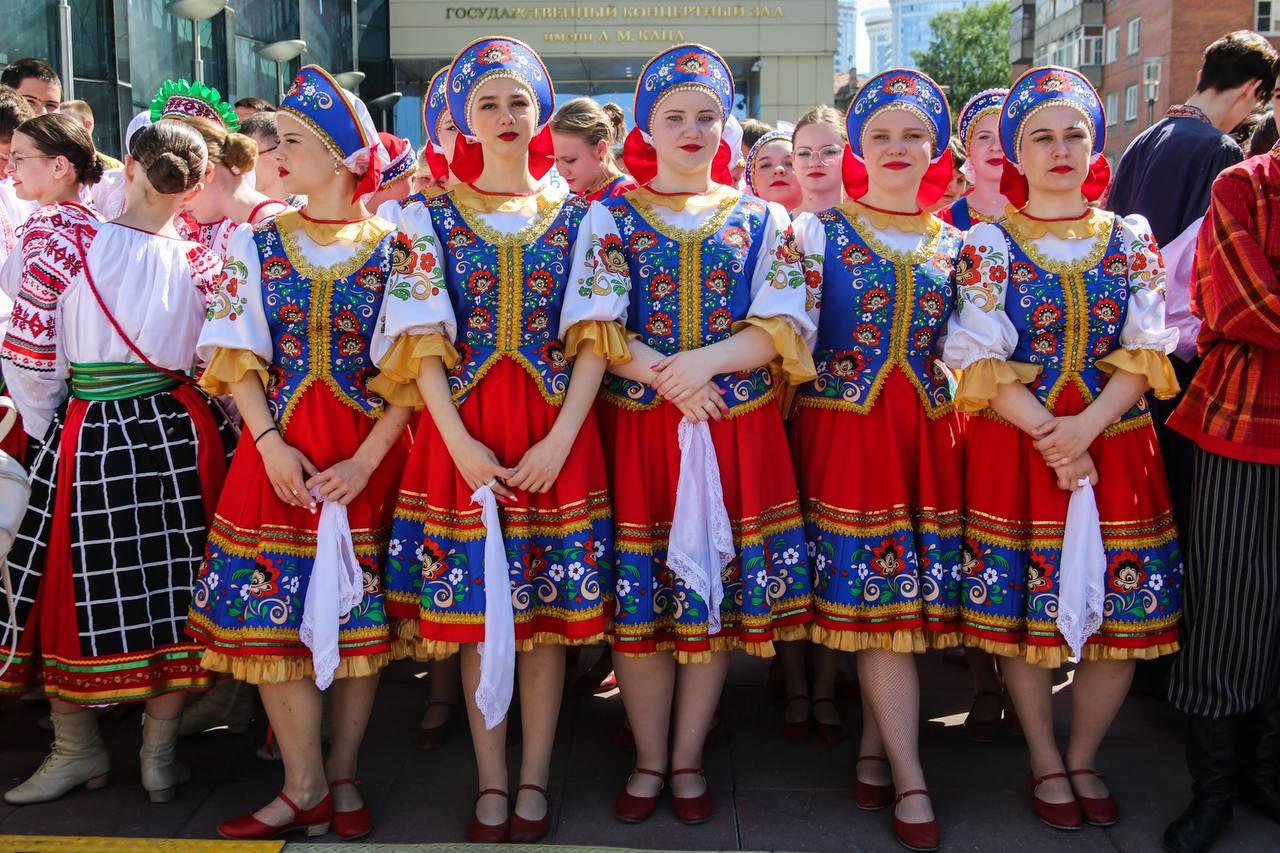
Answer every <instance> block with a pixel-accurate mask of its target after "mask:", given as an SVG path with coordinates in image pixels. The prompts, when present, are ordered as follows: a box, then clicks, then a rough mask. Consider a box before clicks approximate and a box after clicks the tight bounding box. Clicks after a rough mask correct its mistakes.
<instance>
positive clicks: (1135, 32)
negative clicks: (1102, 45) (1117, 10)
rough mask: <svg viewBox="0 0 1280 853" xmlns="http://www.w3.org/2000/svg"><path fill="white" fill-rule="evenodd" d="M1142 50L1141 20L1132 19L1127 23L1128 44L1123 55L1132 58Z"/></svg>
mask: <svg viewBox="0 0 1280 853" xmlns="http://www.w3.org/2000/svg"><path fill="white" fill-rule="evenodd" d="M1141 48H1142V19H1141V18H1133V19H1132V20H1130V21H1129V44H1128V47H1127V49H1126V50H1125V53H1127V54H1129V55H1130V56H1132V55H1133V54H1135V53H1137V52H1138V51H1139V50H1140V49H1141Z"/></svg>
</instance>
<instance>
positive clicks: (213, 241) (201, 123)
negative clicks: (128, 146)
mask: <svg viewBox="0 0 1280 853" xmlns="http://www.w3.org/2000/svg"><path fill="white" fill-rule="evenodd" d="M164 118H171V119H178V120H179V121H184V122H186V123H187V124H190V125H191V126H192V127H194V128H195V129H196V130H198V131H200V135H201V136H203V137H204V142H205V146H206V147H208V149H209V171H208V172H207V173H206V175H205V179H204V188H203V189H201V190H200V192H199V193H197V194H196V196H195V198H193V199H192V200H191V201H190V202H189V203H188V204H187V206H186V208H185V209H184V210H183V212H182V215H181V216H180V217H179V218H178V228H179V231H180V232H181V233H182V235H183V237H185V238H186V239H188V240H194V241H196V242H197V243H200V244H201V245H203V246H208V247H209V248H210V249H213V251H214V252H216V253H217V255H218V257H224V256H225V255H226V253H227V243H228V241H229V240H230V239H231V232H232V231H234V230H235V228H236V226H237V225H239V224H240V223H242V222H247V223H249V224H250V225H257V224H258V223H259V222H262V221H263V220H264V219H267V218H269V217H272V216H275V215H276V214H278V213H283V212H284V211H286V210H288V209H289V206H288V205H287V204H285V203H284V202H283V201H278V200H276V199H272V198H269V197H267V196H266V195H263V194H262V193H261V192H259V191H258V190H256V189H254V186H253V180H252V177H253V170H254V167H255V166H256V165H257V161H258V143H257V142H255V141H254V140H253V139H252V138H251V137H248V136H245V135H244V134H242V133H239V132H238V131H239V130H240V121H239V119H237V118H236V112H235V110H234V109H232V108H231V105H230V104H228V103H227V102H226V101H224V100H222V96H221V95H219V94H218V90H217V89H212V88H210V87H208V86H206V85H204V84H203V83H188V82H187V81H186V80H166V81H165V82H164V83H163V84H162V85H161V86H160V88H159V90H158V91H157V92H156V96H155V98H154V99H153V100H152V102H151V120H152V121H159V120H160V119H164Z"/></svg>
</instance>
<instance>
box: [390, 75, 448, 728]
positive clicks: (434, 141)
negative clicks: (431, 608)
mask: <svg viewBox="0 0 1280 853" xmlns="http://www.w3.org/2000/svg"><path fill="white" fill-rule="evenodd" d="M448 78H449V68H448V66H446V67H444V68H441V69H440V70H439V71H437V72H436V73H435V76H434V77H432V78H431V82H430V83H428V84H427V94H426V97H424V98H423V99H422V128H423V133H424V134H425V135H426V138H427V141H426V142H425V143H424V145H423V157H424V159H425V161H426V166H427V168H428V169H430V172H431V176H432V178H433V181H432V185H431V187H429V188H428V189H426V190H424V191H422V192H414V193H413V194H412V195H410V196H409V197H408V198H407V199H404V200H402V201H389V202H384V203H383V204H382V206H381V207H379V208H378V215H379V216H381V217H382V218H383V219H386V220H387V221H388V222H394V223H396V224H397V225H399V223H400V213H401V211H402V210H403V209H404V208H406V207H409V206H410V205H414V204H421V203H424V202H426V200H427V199H429V198H432V197H434V196H437V195H440V194H441V193H443V192H445V191H447V190H448V188H449V187H450V186H453V185H454V184H456V183H457V182H458V179H457V176H455V175H454V174H453V172H452V171H451V170H450V168H449V162H450V161H451V160H452V159H453V151H454V144H455V141H456V140H457V138H458V127H457V125H455V124H454V123H453V117H452V116H451V115H450V114H449V98H448V94H447V92H446V90H445V84H446V83H447V82H448ZM428 670H429V676H428V681H429V686H430V689H431V692H430V695H429V696H428V697H427V704H426V707H425V708H424V709H423V713H422V720H421V722H419V723H418V731H417V733H416V735H415V737H414V742H415V743H416V745H417V746H418V748H419V749H423V750H427V751H430V750H433V749H436V748H438V747H439V746H440V745H441V744H442V743H444V741H445V739H446V736H447V735H448V734H449V730H450V723H451V722H453V717H454V711H455V709H456V708H457V707H458V702H459V700H460V698H461V696H460V693H461V677H462V673H461V655H451V656H449V657H444V658H437V659H435V660H432V661H431V662H430V664H429V665H428Z"/></svg>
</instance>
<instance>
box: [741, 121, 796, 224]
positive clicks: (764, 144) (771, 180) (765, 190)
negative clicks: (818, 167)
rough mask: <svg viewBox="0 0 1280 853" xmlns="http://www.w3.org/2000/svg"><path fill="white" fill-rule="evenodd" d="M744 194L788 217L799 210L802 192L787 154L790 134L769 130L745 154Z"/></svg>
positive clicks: (792, 162)
mask: <svg viewBox="0 0 1280 853" xmlns="http://www.w3.org/2000/svg"><path fill="white" fill-rule="evenodd" d="M746 180H747V192H749V193H751V194H752V195H754V196H758V197H760V198H762V199H764V200H765V201H774V202H777V203H778V204H780V205H782V209H783V210H785V211H787V213H791V212H792V211H794V210H795V209H796V208H798V207H799V206H800V202H801V201H802V200H803V195H804V194H803V192H802V191H801V189H800V181H799V179H798V178H797V177H796V170H795V162H794V159H793V157H792V153H791V132H790V131H786V130H771V131H769V132H768V133H766V134H765V135H764V136H762V137H760V138H759V139H757V140H756V143H755V145H752V146H751V150H750V151H748V152H747V171H746Z"/></svg>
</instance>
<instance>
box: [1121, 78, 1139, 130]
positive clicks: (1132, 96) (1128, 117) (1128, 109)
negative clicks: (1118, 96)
mask: <svg viewBox="0 0 1280 853" xmlns="http://www.w3.org/2000/svg"><path fill="white" fill-rule="evenodd" d="M1137 117H1138V84H1137V83H1134V84H1133V85H1132V86H1128V87H1126V88H1125V90H1124V120H1125V121H1134V120H1135V119H1137Z"/></svg>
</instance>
